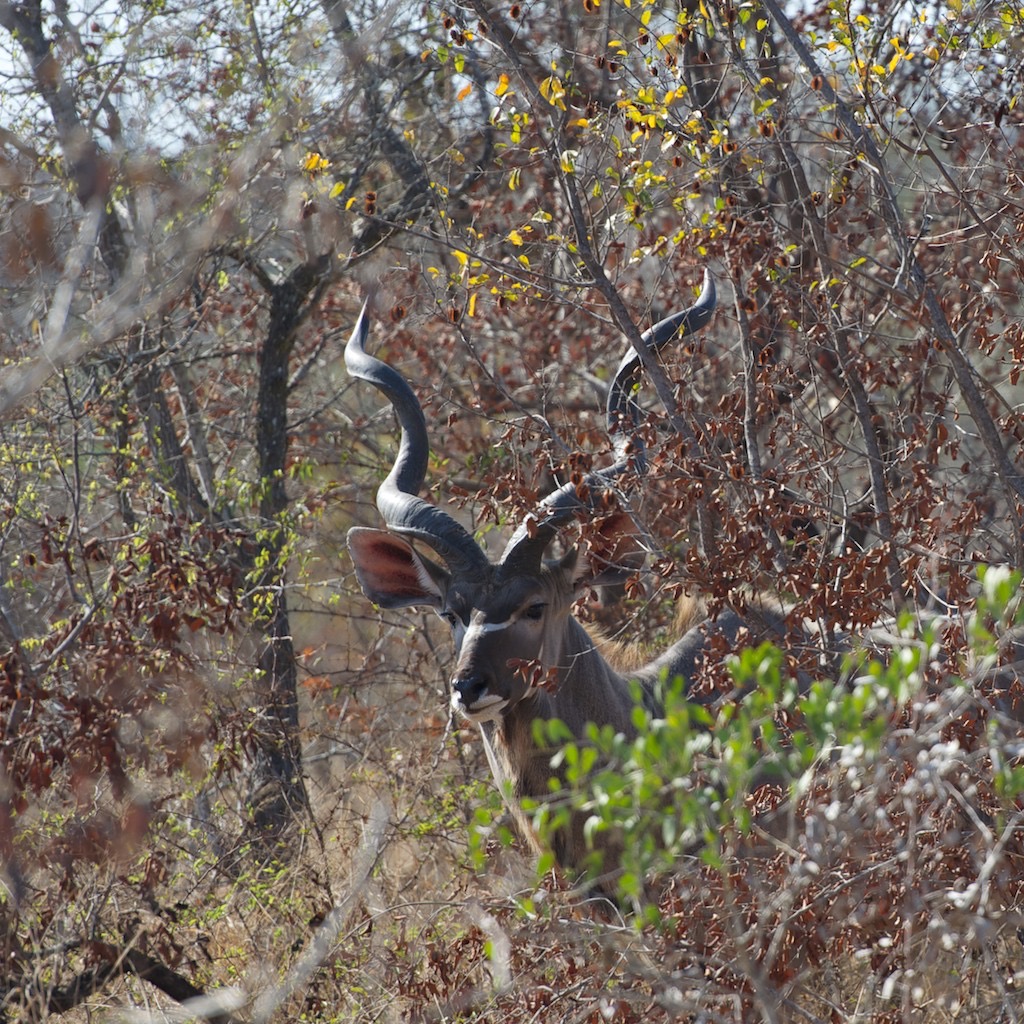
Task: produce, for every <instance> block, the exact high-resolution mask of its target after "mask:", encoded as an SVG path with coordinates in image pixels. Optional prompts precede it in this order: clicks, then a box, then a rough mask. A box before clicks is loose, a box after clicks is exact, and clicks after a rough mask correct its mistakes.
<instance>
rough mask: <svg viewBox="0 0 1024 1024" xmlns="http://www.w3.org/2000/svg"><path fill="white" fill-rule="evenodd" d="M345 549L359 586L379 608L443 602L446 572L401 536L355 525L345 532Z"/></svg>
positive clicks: (446, 586)
mask: <svg viewBox="0 0 1024 1024" xmlns="http://www.w3.org/2000/svg"><path fill="white" fill-rule="evenodd" d="M348 550H349V554H351V555H352V561H353V562H355V565H356V576H357V577H358V579H359V586H361V587H362V588H363V593H364V594H365V595H366V596H367V597H368V598H369V599H370V600H371V601H372V602H373V603H374V604H376V605H380V607H381V608H407V607H409V606H410V605H427V606H429V607H431V608H440V607H441V606H442V604H443V603H444V595H445V591H446V590H447V589H448V582H449V576H448V573H447V572H445V570H444V569H442V568H441V566H439V565H437V563H435V562H432V561H431V560H430V559H429V558H425V557H424V556H423V555H421V554H419V553H418V552H417V551H415V550H414V549H413V546H412V545H411V544H410V543H409V542H408V541H406V540H403V539H402V538H401V537H398V536H396V535H395V534H393V533H388V532H387V531H386V530H370V529H367V528H366V527H362V526H354V527H353V528H352V529H351V530H349V531H348Z"/></svg>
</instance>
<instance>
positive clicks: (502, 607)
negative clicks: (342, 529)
mask: <svg viewBox="0 0 1024 1024" xmlns="http://www.w3.org/2000/svg"><path fill="white" fill-rule="evenodd" d="M714 307H715V287H714V282H713V281H712V279H711V276H710V275H709V274H707V273H705V277H704V287H703V289H702V291H701V294H700V296H699V298H698V299H697V302H696V303H695V304H694V305H693V306H692V307H690V308H689V309H687V310H685V311H683V312H681V313H677V314H675V315H673V316H671V317H668V318H667V319H665V320H662V321H661V322H660V323H658V324H656V325H655V326H654V327H652V328H651V329H650V330H648V331H647V332H645V334H644V335H643V339H642V340H643V343H644V345H646V346H647V347H648V348H650V349H654V350H657V349H659V348H661V347H662V346H663V345H664V344H666V343H667V342H668V341H670V340H671V339H672V338H674V337H676V336H678V335H680V334H684V335H689V334H693V333H694V332H696V331H697V330H699V329H700V328H701V327H703V326H704V325H705V324H706V323H707V322H708V320H709V319H710V318H711V314H712V313H713V311H714ZM368 332H369V321H368V318H367V310H366V306H364V307H363V310H362V312H361V313H360V315H359V320H358V322H357V323H356V326H355V329H354V330H353V332H352V337H351V338H350V339H349V342H348V345H347V346H346V348H345V365H346V367H347V369H348V371H349V373H350V374H352V375H353V376H354V377H359V378H361V379H363V380H366V381H369V382H370V383H371V384H373V385H374V386H375V387H377V388H378V389H379V390H380V391H382V392H383V393H384V395H385V396H386V397H387V398H388V400H389V401H390V402H391V405H392V407H393V408H394V410H395V413H396V415H397V418H398V421H399V424H400V426H401V431H402V434H401V441H400V443H399V449H398V455H397V457H396V459H395V464H394V466H393V467H392V469H391V472H390V473H389V474H388V476H387V478H386V479H385V480H384V482H383V483H382V484H381V485H380V488H379V489H378V491H377V508H378V509H379V510H380V513H381V515H382V516H383V518H384V522H385V524H386V525H387V530H373V529H366V528H363V527H355V528H353V529H352V530H350V531H349V534H348V546H349V551H350V552H351V555H352V559H353V561H354V562H355V567H356V575H357V576H358V578H359V583H360V585H361V586H362V589H363V592H364V593H365V594H366V596H367V597H368V598H370V600H371V601H373V602H374V603H375V604H377V605H380V606H381V607H382V608H401V607H407V606H411V605H426V606H429V607H431V608H434V609H435V610H436V611H437V612H438V614H439V615H440V616H441V617H442V618H443V619H445V621H446V622H447V623H448V624H449V626H450V627H451V630H452V634H453V636H454V640H455V648H456V653H457V663H456V668H455V673H454V675H453V677H452V703H453V706H454V707H455V709H456V710H457V711H458V712H459V713H460V714H462V715H463V716H464V717H466V718H468V719H470V720H471V721H475V722H484V721H490V720H495V719H500V718H501V717H502V715H503V714H505V713H507V712H509V711H510V710H511V709H512V708H514V707H515V706H516V705H517V704H519V703H520V702H521V701H523V700H524V699H526V698H528V697H529V696H530V694H531V693H532V692H534V690H535V689H536V688H537V687H538V686H539V685H542V684H544V685H546V684H547V683H548V682H550V681H554V682H555V683H556V684H557V678H556V679H554V680H552V679H551V676H552V675H554V676H556V677H557V675H558V674H559V673H562V672H565V671H569V670H571V668H572V665H571V662H572V659H573V656H574V652H573V651H572V650H567V646H568V645H569V640H568V638H569V636H570V634H569V632H568V629H567V626H568V619H569V618H570V614H571V609H572V605H573V602H574V600H575V599H576V597H577V595H578V594H579V592H580V590H581V588H584V587H588V586H597V585H602V584H608V583H612V582H615V581H618V580H621V579H623V578H624V577H625V576H627V575H629V573H631V572H633V571H635V570H636V569H637V568H639V567H640V565H642V563H643V558H644V555H645V553H646V551H645V548H644V547H643V545H642V542H641V538H640V536H639V535H638V533H637V530H636V528H635V526H634V524H633V522H632V520H631V519H630V517H629V516H628V515H626V514H625V513H621V512H619V513H615V514H612V515H607V514H603V516H602V519H601V522H600V523H599V524H598V526H597V528H596V530H594V531H591V536H590V537H589V538H588V540H589V543H588V545H587V547H586V549H584V548H583V547H582V546H577V547H574V548H572V549H571V550H570V551H569V552H568V553H567V554H565V555H564V556H562V557H561V558H559V559H557V560H545V557H544V556H545V554H546V552H547V549H548V547H549V546H550V544H551V542H552V540H553V539H554V538H555V536H556V535H557V533H558V531H559V529H560V528H561V527H562V526H564V525H565V524H566V523H567V522H569V521H570V520H572V519H574V518H581V517H588V518H593V517H595V516H596V515H597V514H598V513H597V510H598V509H599V508H600V507H601V506H602V504H604V503H605V501H606V499H607V497H608V494H609V492H610V491H611V490H612V488H613V481H614V478H615V477H616V476H617V475H619V474H620V473H622V472H623V471H624V470H625V469H627V468H629V467H630V466H632V467H633V468H634V469H636V470H637V471H638V472H642V471H643V469H644V468H645V461H644V450H643V444H642V442H641V440H640V438H639V436H636V431H635V427H636V423H637V420H638V416H639V410H638V408H637V406H636V405H635V403H634V401H633V399H632V392H633V390H634V388H635V386H636V384H637V382H638V378H639V374H640V357H639V355H638V354H637V353H636V352H635V351H633V350H632V349H630V351H629V352H628V353H627V354H626V355H625V356H624V357H623V359H622V362H621V363H620V365H619V368H618V370H617V371H616V374H615V377H614V379H613V381H612V384H611V386H610V388H609V394H608V405H607V415H608V426H609V431H610V432H611V434H612V437H613V438H614V440H615V449H616V461H615V462H614V464H613V465H612V466H610V467H608V468H606V469H603V470H601V471H598V472H592V473H589V474H587V475H586V476H584V477H583V478H582V479H579V480H575V481H570V482H569V483H567V484H565V485H564V486H562V487H560V488H559V489H558V490H556V491H555V492H554V493H552V494H550V495H549V496H548V497H547V498H546V499H545V500H544V501H543V502H541V504H540V505H539V507H538V508H537V509H536V511H534V512H533V513H531V514H530V515H529V516H528V517H527V519H526V521H525V522H524V523H523V524H522V525H521V526H520V527H519V528H518V529H517V530H516V531H515V533H514V534H513V536H512V537H511V539H510V540H509V542H508V544H507V546H506V547H505V550H504V552H503V553H502V555H501V557H500V559H499V560H498V561H497V562H491V561H490V560H489V559H488V557H487V556H486V555H485V554H484V552H483V550H482V549H481V547H480V546H479V545H478V544H477V542H476V541H475V540H474V538H473V537H472V535H471V534H470V533H469V532H468V531H467V530H466V529H465V528H464V527H463V526H462V525H461V524H460V523H458V522H457V521H456V520H455V519H453V518H452V517H451V516H450V515H448V514H447V513H446V512H444V511H442V510H441V509H439V508H437V507H436V506H434V505H431V504H430V503H429V502H427V501H424V500H423V499H422V498H420V497H419V496H418V492H419V490H420V488H421V486H422V484H423V479H424V477H425V475H426V470H427V462H428V453H429V447H428V440H427V427H426V420H425V418H424V415H423V410H422V408H421V407H420V404H419V401H418V400H417V398H416V396H415V394H414V393H413V391H412V388H411V387H410V386H409V384H408V383H407V382H406V381H405V379H404V378H403V377H402V376H401V375H400V374H399V373H398V372H397V371H396V370H395V369H393V368H392V367H390V366H388V365H387V364H386V363H383V362H381V361H380V360H379V359H375V358H374V357H372V356H370V355H368V354H367V353H366V351H365V347H364V346H365V343H366V338H367V334H368ZM414 541H419V542H421V543H422V544H424V545H426V546H427V547H429V548H430V549H431V550H432V551H433V553H434V554H435V555H436V556H438V559H439V560H440V561H438V560H435V559H434V558H430V557H428V556H426V555H425V554H423V553H422V552H420V551H417V550H416V548H414V547H413V543H412V542H414ZM442 562H443V565H442V564H441V563H442Z"/></svg>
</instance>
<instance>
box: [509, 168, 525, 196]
mask: <svg viewBox="0 0 1024 1024" xmlns="http://www.w3.org/2000/svg"><path fill="white" fill-rule="evenodd" d="M522 177H523V172H522V170H521V169H520V168H518V167H516V168H513V170H512V173H511V174H510V175H509V176H508V187H509V188H510V189H511V190H512V191H513V192H515V190H516V189H517V188H519V185H520V183H521V181H522Z"/></svg>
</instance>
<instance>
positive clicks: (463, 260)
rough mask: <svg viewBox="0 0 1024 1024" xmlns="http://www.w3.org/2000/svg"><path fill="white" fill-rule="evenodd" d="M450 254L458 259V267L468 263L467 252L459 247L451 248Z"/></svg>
mask: <svg viewBox="0 0 1024 1024" xmlns="http://www.w3.org/2000/svg"><path fill="white" fill-rule="evenodd" d="M452 255H453V256H454V257H455V258H456V259H457V260H458V261H459V266H460V267H465V266H466V265H467V264H468V263H469V254H468V253H464V252H463V251H462V250H461V249H452Z"/></svg>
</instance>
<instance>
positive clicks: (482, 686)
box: [452, 672, 487, 708]
mask: <svg viewBox="0 0 1024 1024" xmlns="http://www.w3.org/2000/svg"><path fill="white" fill-rule="evenodd" d="M452 689H453V690H454V691H455V695H456V697H457V698H458V702H459V703H460V704H461V705H462V706H463V707H464V708H472V707H473V706H474V705H475V704H476V702H477V701H478V700H480V698H481V697H483V696H484V694H485V693H487V678H486V677H485V676H484V674H483V673H482V672H470V673H469V674H467V675H462V676H458V677H457V678H455V679H453V680H452Z"/></svg>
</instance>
